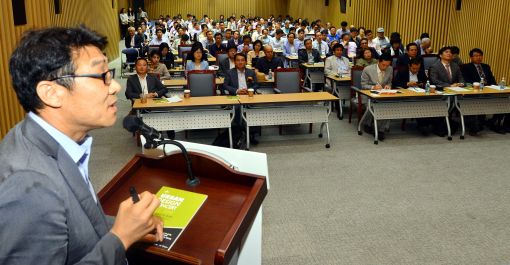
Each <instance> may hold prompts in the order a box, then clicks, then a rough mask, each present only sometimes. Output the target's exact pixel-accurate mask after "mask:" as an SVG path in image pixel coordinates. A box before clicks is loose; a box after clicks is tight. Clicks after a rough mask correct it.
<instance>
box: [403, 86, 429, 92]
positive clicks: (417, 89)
mask: <svg viewBox="0 0 510 265" xmlns="http://www.w3.org/2000/svg"><path fill="white" fill-rule="evenodd" d="M407 89H409V90H411V91H414V92H416V93H425V89H423V88H419V87H409V88H407Z"/></svg>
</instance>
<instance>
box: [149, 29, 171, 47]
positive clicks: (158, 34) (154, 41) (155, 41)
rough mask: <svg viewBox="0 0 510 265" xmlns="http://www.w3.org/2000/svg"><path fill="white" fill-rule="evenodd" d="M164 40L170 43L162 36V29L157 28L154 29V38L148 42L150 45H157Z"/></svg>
mask: <svg viewBox="0 0 510 265" xmlns="http://www.w3.org/2000/svg"><path fill="white" fill-rule="evenodd" d="M163 42H166V43H170V41H169V40H168V38H166V37H164V36H163V30H162V29H160V28H158V29H157V30H156V38H153V39H152V40H151V42H150V43H149V45H150V46H159V45H160V44H161V43H163Z"/></svg>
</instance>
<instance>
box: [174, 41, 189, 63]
mask: <svg viewBox="0 0 510 265" xmlns="http://www.w3.org/2000/svg"><path fill="white" fill-rule="evenodd" d="M190 51H191V45H179V46H177V56H179V58H182V61H183V62H184V61H185V60H184V59H185V58H186V54H183V53H184V52H190Z"/></svg>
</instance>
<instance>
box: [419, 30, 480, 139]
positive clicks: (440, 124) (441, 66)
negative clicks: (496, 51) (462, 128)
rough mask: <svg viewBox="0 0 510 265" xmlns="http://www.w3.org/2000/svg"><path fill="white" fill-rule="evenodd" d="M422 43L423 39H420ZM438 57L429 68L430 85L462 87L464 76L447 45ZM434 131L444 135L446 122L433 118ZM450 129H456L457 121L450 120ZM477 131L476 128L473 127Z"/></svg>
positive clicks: (440, 87) (441, 135) (441, 87)
mask: <svg viewBox="0 0 510 265" xmlns="http://www.w3.org/2000/svg"><path fill="white" fill-rule="evenodd" d="M422 44H423V40H422ZM438 55H439V59H440V60H437V62H435V63H434V64H432V65H431V66H430V68H429V80H430V84H431V85H436V86H437V87H438V88H439V89H440V90H442V89H443V88H445V87H463V86H464V77H463V76H462V73H461V71H460V67H459V65H458V64H456V63H452V61H453V54H452V51H451V48H450V47H449V46H446V47H443V48H441V49H440V50H439V52H438ZM433 123H434V124H433V126H434V133H435V134H436V135H438V136H440V137H443V136H444V135H446V132H447V129H446V123H445V122H444V119H441V118H434V122H433ZM450 124H451V129H452V131H456V130H457V125H458V124H457V123H454V122H451V123H450ZM473 129H474V131H476V132H478V129H477V128H473Z"/></svg>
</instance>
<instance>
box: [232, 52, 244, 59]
mask: <svg viewBox="0 0 510 265" xmlns="http://www.w3.org/2000/svg"><path fill="white" fill-rule="evenodd" d="M237 56H241V57H243V58H244V60H245V61H246V54H244V53H241V52H238V53H236V54H235V55H234V61H235V60H236V59H237Z"/></svg>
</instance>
